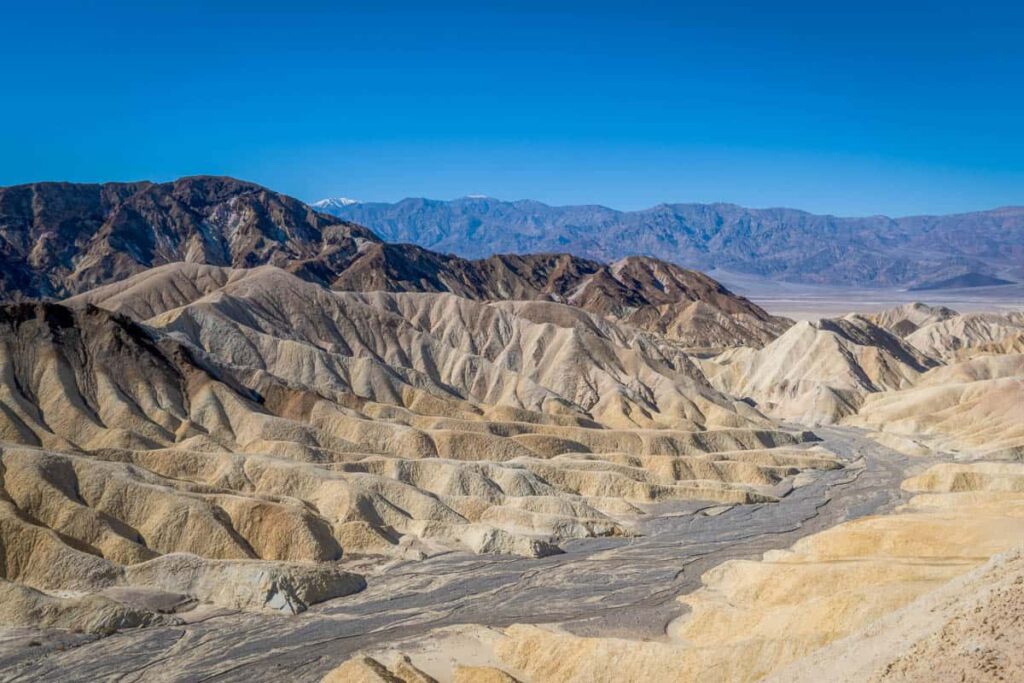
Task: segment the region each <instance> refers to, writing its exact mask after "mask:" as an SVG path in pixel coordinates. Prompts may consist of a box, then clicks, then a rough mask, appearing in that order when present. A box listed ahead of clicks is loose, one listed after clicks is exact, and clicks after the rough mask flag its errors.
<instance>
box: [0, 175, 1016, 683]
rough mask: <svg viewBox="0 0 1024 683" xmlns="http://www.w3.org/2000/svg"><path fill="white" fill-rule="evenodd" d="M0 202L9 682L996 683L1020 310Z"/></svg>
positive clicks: (259, 198) (184, 195)
mask: <svg viewBox="0 0 1024 683" xmlns="http://www.w3.org/2000/svg"><path fill="white" fill-rule="evenodd" d="M4 192H5V194H4V196H3V198H2V201H0V206H3V207H5V208H4V211H5V213H4V214H3V216H2V226H0V228H2V230H4V231H6V232H5V233H4V234H5V235H6V237H5V242H4V245H5V246H4V247H3V248H4V249H5V250H6V251H4V252H3V254H2V256H3V258H4V259H6V261H5V263H10V264H14V266H12V268H11V269H5V270H4V275H3V277H4V279H3V281H2V284H3V286H4V288H5V289H4V290H3V294H4V298H5V299H7V301H8V303H5V304H2V305H0V677H2V678H4V679H5V680H105V679H113V678H117V679H119V680H147V681H149V680H211V679H217V680H247V681H251V680H264V679H265V680H282V679H288V680H311V681H315V680H320V679H321V678H325V677H326V680H333V681H359V680H370V681H375V680H383V681H395V680H398V681H429V680H440V681H448V680H458V681H486V680H495V681H508V680H518V681H524V682H526V681H606V680H607V681H612V680H614V681H629V680H636V681H641V680H643V681H646V680H680V681H688V680H694V681H696V680H700V681H753V680H759V679H761V678H764V677H775V679H776V680H808V681H811V680H850V681H860V680H887V681H888V680H936V679H938V680H1014V679H1015V678H1019V677H1020V676H1021V675H1024V672H1022V670H1021V666H1022V662H1021V661H1020V657H1019V653H1020V651H1021V647H1020V645H1021V631H1022V626H1021V621H1020V619H1021V609H1022V595H1021V590H1020V587H1021V585H1022V583H1021V582H1022V581H1024V578H1022V577H1024V570H1022V564H1021V559H1020V552H1021V543H1022V539H1024V470H1022V468H1024V465H1022V464H1021V461H1022V459H1024V346H1022V339H1024V317H1022V315H1021V314H1020V313H1011V314H1000V315H995V314H970V315H960V314H958V313H957V312H955V311H952V310H950V309H941V308H931V307H927V306H923V305H912V306H906V307H901V308H899V309H892V310H889V311H883V312H874V313H871V314H863V315H857V314H851V315H849V316H846V317H844V318H839V319H826V320H821V321H817V322H813V323H810V322H802V323H797V324H792V323H791V321H787V320H785V319H779V318H775V317H772V316H770V315H768V314H767V313H765V312H764V311H763V310H761V309H759V308H758V307H756V306H755V305H754V304H752V303H750V302H749V301H747V300H745V299H742V298H740V297H736V296H734V295H732V294H731V293H730V292H728V290H726V289H725V288H723V287H721V286H720V285H718V284H717V283H716V282H715V281H714V280H711V279H710V278H708V277H707V276H705V275H702V274H699V273H693V272H692V271H685V270H683V269H680V268H677V267H675V266H668V265H667V264H663V263H661V262H658V261H655V260H652V259H625V260H624V261H621V262H618V263H615V264H611V265H605V264H599V263H596V262H588V261H584V260H579V259H575V258H574V257H570V256H565V255H542V256H538V257H496V258H495V259H485V260H482V261H464V260H462V259H456V258H455V257H450V256H445V255H440V254H434V253H432V252H427V251H425V250H422V249H419V248H417V247H408V246H402V245H388V244H386V243H383V242H380V241H379V240H378V239H377V238H376V236H374V235H373V234H372V233H371V232H369V231H367V230H365V229H364V228H360V227H359V226H354V225H351V224H343V223H339V222H337V221H336V220H334V219H331V218H330V217H328V216H324V215H322V214H318V213H316V212H314V211H312V210H311V209H309V208H308V207H305V206H304V205H302V204H301V203H298V202H296V201H295V200H291V199H290V198H287V197H283V196H281V195H276V194H274V193H270V192H269V191H267V190H264V189H263V188H258V187H256V186H251V185H248V184H239V183H237V181H227V180H224V179H186V180H184V181H179V182H177V183H173V184H167V185H152V184H138V185H132V186H124V185H117V186H84V187H83V186H71V188H70V189H69V188H68V187H61V186H50V185H46V186H25V187H23V188H8V189H7V190H5V191H4ZM12 202H13V204H11V203H12ZM11 206H13V207H14V209H16V210H13V209H11V208H10V207H11ZM11 216H14V217H15V218H14V219H12V218H11ZM18 221H21V222H20V223H19V222H18ZM39 295H45V296H46V297H48V298H46V299H45V300H42V299H38V298H35V299H33V300H25V299H26V298H31V297H38V296H39ZM965 643H966V644H965ZM929 676H931V678H929Z"/></svg>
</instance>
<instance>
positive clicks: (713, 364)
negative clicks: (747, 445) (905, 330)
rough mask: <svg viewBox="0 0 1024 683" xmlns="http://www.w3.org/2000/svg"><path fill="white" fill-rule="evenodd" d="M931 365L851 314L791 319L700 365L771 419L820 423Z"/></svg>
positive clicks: (908, 382)
mask: <svg viewBox="0 0 1024 683" xmlns="http://www.w3.org/2000/svg"><path fill="white" fill-rule="evenodd" d="M936 364H937V361H935V360H933V359H931V358H928V357H927V356H925V355H923V354H922V353H921V352H919V351H918V350H916V349H915V348H914V347H912V346H910V345H909V344H907V343H906V342H904V341H903V340H901V339H900V338H898V337H897V336H895V335H893V334H892V333H890V332H888V331H886V330H884V329H882V328H881V327H879V326H877V325H875V324H873V323H871V322H870V321H868V320H867V319H865V318H863V317H861V316H857V315H850V316H847V317H845V318H840V319H835V320H829V319H826V320H820V321H818V322H816V323H812V322H800V323H797V324H796V325H794V326H793V327H791V328H790V329H789V330H787V331H786V332H785V333H784V334H783V335H782V336H780V337H779V338H778V339H776V340H775V341H773V342H772V343H770V344H768V345H766V346H765V347H764V348H762V349H759V350H754V349H749V348H738V349H732V350H730V351H726V352H725V353H723V354H721V355H719V356H717V357H716V358H714V359H711V360H709V361H705V362H704V363H703V364H702V367H703V368H704V370H705V372H706V373H707V375H708V377H709V379H710V380H711V382H712V383H713V384H714V385H715V386H716V387H717V388H719V389H721V390H722V391H723V392H726V393H729V394H731V395H733V396H737V397H750V398H751V399H753V400H754V401H755V402H756V404H757V406H758V407H759V408H761V409H762V410H764V411H766V412H768V413H769V414H772V415H774V416H776V417H782V418H786V419H790V420H794V421H797V422H802V423H805V424H819V423H830V422H836V421H838V420H840V419H842V418H843V417H845V416H847V415H851V414H853V413H855V412H856V411H857V410H858V408H859V407H860V405H861V403H862V401H863V400H864V397H865V396H866V395H868V394H871V393H874V392H878V391H884V390H887V389H899V388H901V387H905V386H909V385H911V384H913V382H914V381H916V378H917V377H918V375H920V374H921V373H922V372H925V371H926V370H928V369H929V368H931V367H934V366H935V365H936Z"/></svg>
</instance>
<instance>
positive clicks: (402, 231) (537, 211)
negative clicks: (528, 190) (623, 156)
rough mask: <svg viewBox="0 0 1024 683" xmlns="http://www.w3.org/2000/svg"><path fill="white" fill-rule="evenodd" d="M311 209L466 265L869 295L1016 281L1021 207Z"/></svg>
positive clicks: (472, 201) (467, 202) (479, 203)
mask: <svg viewBox="0 0 1024 683" xmlns="http://www.w3.org/2000/svg"><path fill="white" fill-rule="evenodd" d="M314 206H316V207H317V208H319V209H321V210H323V211H327V212H329V213H332V214H334V215H336V216H338V217H341V218H344V219H345V220H351V221H355V222H357V223H359V224H361V225H365V226H367V227H369V228H370V229H372V230H373V231H374V232H375V233H376V234H377V235H379V236H380V237H381V238H383V239H385V240H389V241H397V242H411V243H414V244H418V245H420V246H423V247H426V248H428V249H434V250H438V251H444V252H452V253H455V254H458V255H460V256H463V257H466V258H480V257H485V256H489V255H491V254H495V253H528V252H544V251H568V252H571V253H573V254H576V255H578V256H583V257H586V258H590V259H596V260H601V261H613V260H616V259H619V258H622V257H623V256H627V255H633V254H639V255H646V256H656V257H658V258H661V259H665V260H667V261H671V262H673V263H676V264H679V265H682V266H684V267H687V268H696V269H699V270H704V271H708V270H714V269H722V270H725V271H733V272H739V273H745V274H751V275H757V276H761V277H765V278H769V279H774V280H783V281H788V282H804V283H813V284H825V285H857V286H878V287H891V286H899V287H910V286H918V287H922V286H923V287H928V286H931V285H933V284H940V285H941V283H943V281H945V280H951V281H952V283H953V284H954V285H956V284H957V283H967V284H968V285H970V284H971V283H974V282H984V283H988V284H997V283H998V282H999V281H1000V280H1007V281H1020V280H1021V279H1024V207H1021V206H1016V207H1004V208H999V209H994V210H991V211H979V212H973V213H964V214H957V215H949V216H911V217H906V218H888V217H885V216H871V217H865V218H841V217H836V216H827V215H815V214H811V213H807V212H805V211H798V210H795V209H785V208H773V209H748V208H744V207H741V206H736V205H733V204H660V205H658V206H655V207H652V208H649V209H644V210H641V211H616V210H614V209H609V208H606V207H603V206H596V205H585V206H548V205H546V204H543V203H541V202H537V201H531V200H522V201H502V200H499V199H494V198H489V197H478V196H474V197H463V198H460V199H454V200H451V201H438V200H431V199H403V200H402V201H399V202H397V203H394V204H388V203H365V202H355V201H353V200H350V199H346V200H344V201H340V200H331V199H327V200H323V201H321V202H316V203H314ZM943 286H948V285H943ZM960 286H962V285H960Z"/></svg>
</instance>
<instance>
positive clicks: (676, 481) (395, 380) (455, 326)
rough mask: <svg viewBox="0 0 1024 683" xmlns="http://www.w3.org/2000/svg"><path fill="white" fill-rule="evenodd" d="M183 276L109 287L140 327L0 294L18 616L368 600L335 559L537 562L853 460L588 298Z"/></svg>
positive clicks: (136, 620)
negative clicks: (460, 552) (648, 518)
mask: <svg viewBox="0 0 1024 683" xmlns="http://www.w3.org/2000/svg"><path fill="white" fill-rule="evenodd" d="M225 272H226V273H227V277H221V276H220V275H221V274H223V273H225ZM185 273H186V275H188V276H189V277H190V278H192V280H191V281H189V277H186V278H185V279H182V273H181V272H172V271H171V270H167V271H164V272H161V273H155V274H150V277H148V278H141V279H140V280H138V281H136V282H128V283H124V284H123V286H119V287H112V288H110V289H108V290H107V292H106V294H107V295H108V296H106V298H105V300H109V301H116V306H115V307H117V308H119V309H120V310H122V311H125V312H131V313H133V314H135V315H143V314H146V313H153V314H154V315H153V316H152V317H150V318H148V319H147V320H146V322H145V323H142V324H140V323H138V322H134V321H132V320H131V319H130V318H128V317H126V316H125V315H121V314H114V313H110V312H108V311H105V310H102V309H99V308H95V307H93V306H91V305H90V304H88V303H86V302H84V301H81V300H79V301H76V302H74V303H75V305H74V306H72V307H67V306H62V305H58V304H22V305H9V306H5V307H0V361H2V362H0V368H2V372H0V484H2V487H0V498H2V500H0V503H2V506H0V507H2V508H3V509H2V511H0V512H2V521H0V547H2V548H3V549H4V551H3V562H4V565H3V567H2V573H0V579H2V580H3V581H4V582H5V583H3V584H2V586H3V590H4V591H5V592H6V593H8V594H9V595H10V600H11V603H10V604H12V605H18V607H17V608H16V609H15V608H11V611H10V613H8V614H6V616H5V617H4V618H5V619H6V623H12V624H22V623H29V622H31V620H33V619H38V620H39V621H40V623H43V624H49V625H59V624H75V625H76V627H79V628H89V629H93V630H103V629H107V628H114V627H117V626H124V625H133V624H145V623H151V622H153V621H158V620H159V619H158V617H157V616H156V612H158V611H160V610H159V609H157V608H158V607H159V606H160V605H163V604H164V603H166V602H168V601H169V602H171V603H173V604H175V605H179V604H189V603H191V602H195V601H199V602H208V603H213V604H215V605H220V606H224V607H230V608H239V609H255V610H271V611H285V612H294V611H298V610H301V609H303V608H304V607H305V606H306V605H308V604H310V603H312V602H317V601H319V600H323V599H327V598H330V597H333V596H337V595H343V594H345V593H346V592H351V591H353V590H357V589H358V588H359V586H360V585H361V584H360V582H359V581H360V580H359V579H358V577H354V576H352V575H350V574H347V573H345V572H344V571H341V570H340V569H339V568H338V565H336V564H333V563H334V562H335V561H336V560H337V559H338V558H339V557H343V556H345V555H351V554H356V555H358V554H366V553H369V554H380V555H383V556H391V557H395V556H398V557H406V558H415V557H419V556H422V553H431V552H436V551H440V550H446V549H464V550H469V551H473V552H479V553H517V554H521V555H534V556H536V555H544V554H548V553H552V552H558V551H559V548H558V544H559V543H560V542H562V541H564V540H568V539H573V538H582V537H587V536H601V535H619V534H629V533H631V525H632V521H633V520H634V518H635V517H636V515H638V514H641V513H642V507H643V505H644V504H646V503H652V502H658V501H671V500H689V499H699V500H708V501H717V502H722V503H730V504H736V503H740V504H742V503H753V502H769V501H771V500H773V495H772V491H773V487H774V486H775V484H777V483H779V482H781V481H783V480H784V479H786V478H787V477H791V476H794V475H796V474H798V473H799V472H801V471H804V470H807V469H830V468H835V467H839V466H840V465H839V463H838V461H837V460H836V459H835V458H834V457H833V456H832V455H831V454H829V453H828V452H827V451H823V450H820V449H812V450H809V451H808V450H797V449H791V448H785V447H786V446H793V445H796V444H798V443H800V442H801V441H803V440H805V439H806V438H807V437H806V435H805V434H802V433H799V432H789V431H783V430H779V429H777V428H776V427H774V426H773V425H772V423H771V422H770V421H768V420H767V419H766V418H765V417H764V416H763V415H761V414H760V413H758V412H757V411H756V410H754V409H753V408H751V407H750V406H748V405H746V404H744V403H741V402H737V401H734V400H732V399H729V398H727V397H725V396H723V395H722V394H720V393H719V392H717V391H716V390H714V389H713V388H712V387H710V386H709V385H708V384H707V383H706V382H705V381H704V379H703V377H702V375H701V373H700V372H699V370H698V369H697V368H696V367H695V366H694V365H693V364H692V363H690V362H689V360H688V358H687V357H686V355H685V354H683V353H682V352H681V351H679V349H678V347H677V345H676V344H675V343H673V342H666V341H664V340H661V339H659V338H657V337H652V336H650V335H648V334H647V333H641V332H637V331H635V330H632V329H630V328H620V327H618V326H616V325H614V324H612V323H609V322H607V321H605V320H603V319H601V318H597V317H594V316H591V315H590V314H586V313H583V312H581V311H579V310H577V309H573V308H570V307H566V306H562V305H556V304H551V303H543V302H526V303H504V304H496V305H489V304H484V303H479V302H471V301H467V300H463V299H458V298H456V297H453V296H450V295H425V294H420V295H411V294H406V295H388V294H354V293H336V292H331V291H329V290H327V289H324V288H322V287H319V286H317V285H313V284H310V283H307V282H303V281H301V280H298V279H297V278H295V277H293V276H291V275H289V274H287V273H284V272H283V271H280V270H277V269H274V268H263V269H255V270H250V271H245V272H244V273H241V274H239V273H238V272H237V271H236V272H234V273H232V272H227V271H216V270H210V269H207V268H205V267H199V268H194V267H189V268H188V269H186V270H185ZM101 303H103V301H101ZM581 378H582V379H581ZM609 397H610V398H609ZM669 427H674V428H669ZM54 568H56V569H54ZM64 590H73V591H77V593H76V594H75V595H76V596H77V597H74V598H73V599H72V598H69V597H67V595H65V594H63V593H60V594H57V593H55V591H64ZM40 591H42V592H40ZM171 618H172V617H168V619H171Z"/></svg>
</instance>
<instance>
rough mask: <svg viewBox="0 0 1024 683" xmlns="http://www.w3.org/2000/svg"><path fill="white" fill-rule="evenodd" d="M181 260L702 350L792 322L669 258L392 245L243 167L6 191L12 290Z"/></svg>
mask: <svg viewBox="0 0 1024 683" xmlns="http://www.w3.org/2000/svg"><path fill="white" fill-rule="evenodd" d="M340 205H341V203H340V202H338V203H336V204H335V205H333V206H334V207H335V208H336V207H337V206H340ZM175 262H189V263H196V264H205V265H211V266H227V267H232V268H252V267H255V266H260V265H271V266H276V267H279V268H282V269H284V270H286V271H288V272H289V273H292V274H294V275H296V276H298V277H299V278H301V279H303V280H306V281H308V282H313V283H315V284H319V285H322V286H325V287H329V288H331V289H334V290H343V291H388V292H446V293H451V294H455V295H457V296H461V297H465V298H469V299H474V300H479V301H492V300H510V299H514V300H546V301H553V302H559V303H569V304H572V305H575V306H578V307H580V308H582V309H584V310H586V311H589V312H592V313H597V314H599V315H601V316H603V317H606V318H610V319H613V320H617V321H620V322H624V323H626V324H628V325H630V326H632V327H637V328H641V329H645V330H648V331H652V332H657V333H659V334H663V335H667V336H670V337H672V338H674V339H677V340H681V341H685V342H687V343H688V344H689V345H691V346H694V347H721V346H729V345H732V344H734V343H737V342H742V343H747V344H751V345H754V346H760V345H761V344H763V343H765V342H767V341H769V340H771V339H773V338H774V337H775V336H777V335H778V334H779V333H780V332H781V331H782V330H784V329H785V328H786V327H787V326H788V324H789V321H788V320H785V319H782V318H775V317H772V316H770V315H768V314H767V313H766V312H765V311H764V310H763V309H761V308H760V307H758V306H756V305H754V304H753V303H751V302H750V301H748V300H747V299H745V298H743V297H740V296H737V295H735V294H733V293H732V292H730V291H729V290H727V289H726V288H725V287H723V286H722V285H721V284H719V283H718V282H716V281H715V280H713V279H712V278H710V277H708V276H706V275H704V274H703V273H698V272H695V271H691V270H686V269H684V268H680V267H679V266H677V265H674V264H671V263H667V262H663V261H659V260H657V259H652V258H645V257H630V258H622V259H619V260H618V261H616V262H615V263H611V264H606V263H602V262H599V261H596V260H591V259H586V258H581V257H579V256H575V255H572V254H567V253H541V254H526V255H489V256H488V257H486V258H481V259H476V260H468V259H465V258H461V257H458V256H452V255H448V254H442V253H437V252H435V251H430V250H428V249H425V248H423V247H420V246H416V245H413V244H395V243H390V242H385V241H383V240H381V239H380V238H379V237H378V236H377V235H376V234H374V233H373V232H372V231H371V230H369V229H367V228H365V227H362V226H360V225H357V224H355V223H353V222H350V221H347V220H342V219H339V218H337V217H335V216H333V215H330V214H327V213H321V212H319V211H317V210H315V209H313V208H311V207H309V206H307V205H306V204H303V203H302V202H300V201H299V200H297V199H294V198H292V197H288V196H285V195H283V194H279V193H277V192H273V191H271V190H268V189H267V188H264V187H261V186H259V185H255V184H253V183H246V182H242V181H239V180H234V179H232V178H222V177H211V176H196V177H188V178H181V179H179V180H176V181H173V182H169V183H150V182H140V183H106V184H102V185H82V184H69V183H35V184H31V185H20V186H14V187H8V188H0V266H2V268H0V300H2V299H7V300H13V301H17V300H25V299H38V298H48V299H58V298H63V297H66V296H70V295H74V294H78V293H81V292H84V291H86V290H89V289H92V288H94V287H96V286H99V285H104V284H108V283H113V282H118V281H121V280H123V279H125V278H127V277H129V276H132V275H135V274H137V273H140V272H142V271H144V270H147V269H150V268H153V267H155V266H161V265H165V264H169V263H175ZM698 322H700V324H697V323H698Z"/></svg>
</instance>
